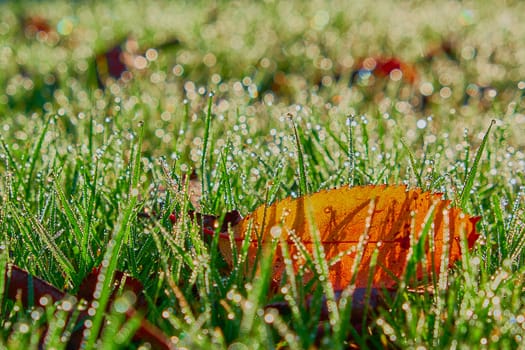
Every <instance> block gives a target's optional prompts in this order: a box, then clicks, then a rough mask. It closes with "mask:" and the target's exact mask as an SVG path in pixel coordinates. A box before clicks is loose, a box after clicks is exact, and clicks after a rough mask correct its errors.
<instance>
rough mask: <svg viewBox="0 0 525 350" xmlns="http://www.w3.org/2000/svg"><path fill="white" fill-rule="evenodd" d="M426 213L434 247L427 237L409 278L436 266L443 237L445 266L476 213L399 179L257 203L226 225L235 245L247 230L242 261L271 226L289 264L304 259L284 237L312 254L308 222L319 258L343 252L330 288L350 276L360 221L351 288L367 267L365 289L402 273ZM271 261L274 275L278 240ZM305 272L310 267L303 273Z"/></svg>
mask: <svg viewBox="0 0 525 350" xmlns="http://www.w3.org/2000/svg"><path fill="white" fill-rule="evenodd" d="M429 212H432V213H433V216H430V215H429ZM309 218H311V220H309ZM430 219H431V220H432V226H433V228H432V229H431V230H430V233H429V234H430V235H431V237H432V236H433V242H434V246H435V250H434V252H433V253H432V252H431V250H430V249H429V246H431V245H430V244H428V242H427V244H425V249H426V256H427V261H428V262H429V263H428V264H427V265H425V266H426V267H425V268H423V267H422V266H418V268H417V273H416V275H417V276H416V277H417V278H418V279H421V278H422V277H423V276H424V275H425V274H429V273H431V272H432V266H434V271H435V272H436V273H438V272H439V269H440V264H441V259H442V256H443V253H444V252H443V249H444V247H445V244H447V245H448V257H449V261H448V264H447V265H448V266H451V265H452V264H453V263H454V262H455V261H456V260H458V259H459V258H460V256H461V248H460V237H461V233H462V232H464V233H465V237H466V238H467V242H468V246H469V248H471V247H472V246H473V244H474V243H475V241H476V239H477V237H478V234H477V233H476V229H475V224H476V222H477V220H478V219H479V218H477V217H469V216H468V215H466V214H464V213H462V212H461V210H460V209H458V208H451V207H450V201H449V200H443V199H442V198H441V195H440V194H432V193H429V192H422V191H421V190H420V189H411V190H407V189H406V187H405V186H385V185H382V186H362V187H353V188H350V187H342V188H339V189H333V190H325V191H321V192H318V193H315V194H311V195H307V196H304V197H300V198H297V199H292V198H287V199H285V200H282V201H280V202H277V203H274V204H273V205H271V206H268V207H267V206H265V205H263V206H261V207H259V208H258V209H257V210H255V211H254V212H253V213H251V214H250V215H248V216H247V217H245V218H244V219H243V220H242V221H241V222H240V223H239V224H237V225H235V226H234V227H233V228H232V230H233V234H234V237H235V242H236V245H237V247H238V248H239V249H240V247H241V245H242V242H243V239H244V237H245V235H246V234H249V235H250V236H251V237H250V246H249V251H248V259H249V260H250V261H249V263H250V264H253V263H254V262H255V256H256V255H257V251H258V242H261V243H262V244H263V246H264V245H266V244H268V243H269V242H271V240H272V233H273V234H274V236H275V232H280V239H286V241H287V242H288V246H289V250H290V256H292V257H295V259H293V265H294V268H295V269H298V268H299V266H301V265H302V264H304V262H305V260H304V258H301V257H302V256H303V255H302V254H301V252H300V250H299V248H298V245H297V244H295V243H294V240H293V239H292V238H294V237H296V238H298V239H299V240H300V241H301V242H302V244H303V245H304V247H306V249H307V250H308V251H309V252H310V255H311V256H313V254H312V251H313V249H314V238H313V236H312V232H311V227H316V228H317V230H318V232H319V237H320V239H321V242H322V245H323V247H324V251H325V253H326V259H327V260H330V259H332V258H334V257H336V256H338V255H339V254H343V256H342V258H341V259H340V260H339V261H338V262H337V263H335V264H334V265H332V266H330V268H329V278H330V281H331V282H332V284H333V287H334V289H335V290H342V289H343V288H345V287H346V286H348V285H349V284H350V283H351V280H352V265H353V264H354V260H355V259H356V255H357V246H358V242H359V240H360V238H361V236H363V233H365V232H366V231H367V229H366V227H367V221H368V222H369V226H368V231H367V236H366V238H367V239H366V240H365V241H366V243H365V244H364V246H363V247H364V249H363V251H362V253H363V255H362V258H361V261H360V264H359V267H358V269H357V276H356V279H355V284H356V287H358V288H359V287H366V286H367V285H368V278H369V276H370V274H371V273H372V287H373V288H382V287H385V288H391V287H394V286H395V285H396V284H397V280H399V279H402V278H403V273H404V271H405V269H406V266H407V258H408V254H409V251H410V247H411V239H412V242H414V241H416V240H417V239H418V238H419V237H420V236H421V233H422V227H423V225H424V224H425V223H428V220H430ZM310 221H312V222H310ZM272 230H273V231H272ZM411 236H412V238H411ZM447 236H448V237H449V238H447ZM221 237H222V239H221V240H220V242H219V247H220V249H221V252H222V254H223V255H224V256H225V258H226V260H227V261H228V263H229V264H230V265H231V264H232V261H233V259H232V251H231V247H230V242H229V241H228V238H227V237H228V236H227V235H225V234H224V233H222V234H221ZM257 237H259V238H260V239H259V240H258V239H257ZM274 239H275V238H274ZM375 249H378V255H377V265H376V268H375V270H374V271H370V261H371V258H372V255H373V252H374V250H375ZM430 262H433V264H431V263H430ZM273 266H274V267H273V269H274V271H273V276H274V280H275V281H280V279H281V277H282V274H283V272H284V269H285V265H284V263H283V256H282V252H281V250H280V248H279V247H278V248H277V251H276V253H275V256H274V264H273ZM424 269H426V271H425V270H424ZM312 276H313V274H312V273H310V274H307V275H306V278H307V279H309V278H312Z"/></svg>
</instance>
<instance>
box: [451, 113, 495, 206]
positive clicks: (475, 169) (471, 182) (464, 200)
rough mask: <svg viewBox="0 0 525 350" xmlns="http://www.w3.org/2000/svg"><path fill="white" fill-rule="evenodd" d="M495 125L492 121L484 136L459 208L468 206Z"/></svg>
mask: <svg viewBox="0 0 525 350" xmlns="http://www.w3.org/2000/svg"><path fill="white" fill-rule="evenodd" d="M495 123H496V121H495V120H492V121H491V122H490V125H489V128H488V129H487V132H486V133H485V135H484V136H483V140H482V141H481V145H480V146H479V148H478V151H477V152H476V156H475V158H474V163H473V164H472V167H471V168H470V170H469V172H468V175H467V178H466V180H465V183H464V184H463V190H462V191H461V194H460V196H459V206H460V207H461V208H465V206H466V205H467V202H468V200H469V196H470V191H471V190H472V186H473V185H474V178H475V177H476V174H477V172H478V166H479V161H480V160H481V155H482V154H483V150H484V149H485V146H486V144H487V140H488V137H489V134H490V129H491V128H492V126H493V125H494V124H495Z"/></svg>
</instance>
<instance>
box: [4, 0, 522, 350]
mask: <svg viewBox="0 0 525 350" xmlns="http://www.w3.org/2000/svg"><path fill="white" fill-rule="evenodd" d="M0 6H1V11H0V65H1V67H2V74H0V85H1V86H2V89H1V90H0V91H1V93H0V135H1V138H2V147H1V148H0V159H1V162H0V173H1V175H2V176H1V185H0V195H1V206H0V230H1V233H2V238H1V241H2V246H1V247H2V250H1V257H2V258H1V259H0V261H1V262H2V266H3V265H5V263H6V262H7V261H9V262H12V263H16V264H18V265H20V266H22V267H24V268H26V269H28V270H29V271H30V272H32V273H34V274H35V275H37V276H40V277H42V278H43V279H45V280H47V281H49V282H50V283H52V284H53V285H55V286H57V287H60V288H65V289H68V290H69V291H71V292H72V293H74V292H75V291H76V289H77V288H78V286H79V284H80V282H81V281H82V279H83V278H84V277H85V276H86V274H87V273H88V272H89V271H90V270H91V268H93V267H95V266H98V265H99V264H100V263H102V262H103V261H106V262H108V264H109V262H111V264H110V265H109V266H110V267H109V268H108V273H109V275H111V274H112V273H113V271H114V269H115V268H117V269H119V270H124V271H127V272H129V273H130V274H131V275H132V276H134V277H137V278H138V279H139V280H141V281H142V282H143V284H144V289H145V296H146V299H147V300H148V303H149V305H148V313H147V314H146V317H147V318H148V319H149V320H150V321H151V322H152V323H154V324H155V325H157V326H158V327H159V328H161V329H162V330H163V331H164V332H165V333H166V334H167V335H169V336H170V337H171V340H172V341H173V342H174V343H175V344H176V345H178V346H187V347H192V348H197V347H205V346H207V347H209V346H214V347H227V346H229V345H234V344H237V345H240V344H241V343H243V344H244V345H246V346H248V347H249V348H256V347H264V348H272V347H277V348H282V347H291V348H293V347H297V348H308V347H310V346H312V345H313V344H314V343H315V342H316V341H317V343H316V344H317V345H319V346H323V347H330V348H334V347H341V346H347V345H348V344H341V343H340V342H339V340H340V339H343V338H344V339H346V337H347V336H348V335H349V334H354V337H353V338H352V340H350V342H354V343H357V344H359V345H362V346H365V345H366V346H371V347H380V346H385V345H386V344H393V345H395V346H400V347H418V346H423V347H428V348H435V347H464V346H465V347H490V348H492V347H497V348H500V347H503V348H514V347H516V346H517V345H518V344H520V342H521V341H522V339H523V332H524V327H523V325H524V324H525V318H524V316H523V315H524V310H525V308H524V305H523V295H522V294H523V292H522V290H523V282H522V277H521V275H522V272H523V267H522V266H523V258H524V254H523V244H522V242H523V233H524V231H523V225H524V214H523V213H524V211H523V210H524V209H523V186H524V180H525V179H524V175H523V173H524V172H523V170H524V169H525V159H524V158H525V157H524V151H525V149H524V147H525V143H524V141H523V139H522V135H523V134H525V116H524V114H523V109H524V105H525V102H524V99H523V90H524V89H525V81H523V80H522V78H523V77H524V76H525V68H524V67H523V65H522V64H520V63H521V62H523V57H524V55H525V48H524V47H523V45H522V43H523V40H524V39H525V29H523V28H524V27H523V26H522V25H521V23H523V20H524V18H523V17H524V15H523V13H525V11H523V10H524V9H523V6H524V5H523V4H522V3H520V2H515V3H507V5H506V6H502V5H500V4H497V3H494V4H491V3H483V4H480V3H475V2H462V3H458V2H443V3H439V4H436V3H433V2H430V1H423V2H419V3H417V4H413V3H408V2H407V3H394V2H392V3H391V2H387V1H379V2H374V3H368V4H366V3H363V4H362V3H355V4H352V5H351V6H350V5H349V4H347V3H346V2H342V1H341V2H338V1H333V2H330V3H327V2H324V1H312V2H300V1H288V2H273V1H267V2H260V3H259V2H257V3H254V2H245V1H240V2H234V3H230V2H221V1H217V2H214V3H212V4H209V3H207V2H156V3H155V4H152V3H150V2H135V3H129V2H124V1H114V2H110V3H104V2H92V3H91V2H90V3H84V2H82V3H72V4H70V3H66V2H45V3H41V2H21V3H16V4H15V3H12V4H11V3H9V4H2V5H0ZM31 17H32V18H33V20H32V21H34V20H35V18H37V17H40V18H42V19H44V20H45V21H46V22H47V23H48V27H49V28H48V29H46V30H41V31H38V30H36V31H35V29H34V28H36V26H35V24H34V22H33V27H31V24H30V23H32V22H31V20H30V18H31ZM125 38H129V40H128V41H127V43H126V42H125V41H124V40H125ZM174 39H177V40H178V41H177V42H174V41H173V40H174ZM166 42H170V45H164V46H163V44H164V43H166ZM119 43H120V44H121V45H122V46H123V47H122V49H123V50H124V51H125V52H127V53H128V54H129V55H131V56H132V59H131V61H130V62H131V63H130V67H129V70H130V72H131V75H132V78H131V79H127V80H126V81H120V82H112V83H108V84H107V86H106V88H105V89H101V88H99V87H98V83H97V77H96V64H95V56H96V55H97V54H100V53H103V52H105V51H106V50H108V49H110V48H112V47H113V46H114V45H116V44H119ZM133 46H137V49H134V48H133ZM133 55H135V56H133ZM367 57H372V58H376V59H379V58H380V57H396V58H397V59H399V60H401V61H403V62H406V64H408V65H411V66H412V67H413V69H415V70H416V71H417V72H418V75H417V79H416V80H415V81H414V82H413V83H410V82H407V81H404V80H403V79H402V78H400V77H399V74H398V73H399V72H394V73H392V74H390V77H386V78H383V77H380V76H379V75H377V74H366V72H365V74H362V75H360V76H359V79H357V80H352V76H353V72H354V71H355V70H356V69H358V67H359V65H360V64H361V62H362V60H363V59H365V58H367ZM210 92H213V97H212V98H211V99H210V97H209V94H210ZM209 102H211V104H210V105H208V103H209ZM208 106H209V107H210V108H208ZM290 118H291V119H292V123H290ZM492 120H495V125H494V127H493V128H492V131H491V133H490V135H489V136H488V139H487V144H486V146H485V150H484V152H483V154H482V157H481V160H480V163H479V164H478V165H477V166H476V170H477V171H476V174H475V177H474V179H473V181H472V183H469V186H471V188H470V193H469V194H468V195H466V197H463V199H465V198H467V199H466V200H463V201H461V202H462V204H464V207H463V209H464V210H465V211H467V212H468V213H470V214H472V215H481V216H482V219H481V222H480V224H479V230H480V232H481V235H482V236H481V238H480V243H479V244H478V245H477V247H476V248H475V250H474V251H473V252H472V253H471V254H468V255H465V259H464V261H462V263H460V264H458V266H457V268H456V269H455V270H454V271H453V272H452V273H451V274H450V275H449V280H448V281H446V282H447V284H446V285H447V286H448V288H446V289H444V290H441V291H439V292H436V293H435V294H434V295H430V294H423V295H420V294H411V293H401V294H400V295H399V296H398V298H396V299H395V300H393V301H392V305H390V308H389V309H388V310H385V311H384V312H378V313H377V314H374V315H373V320H372V321H371V322H370V323H369V328H368V329H365V330H364V332H363V333H361V334H360V335H356V334H355V332H353V331H352V329H351V327H347V325H344V326H343V327H341V326H342V325H340V324H337V323H336V324H330V323H329V322H324V323H323V322H321V327H320V328H322V329H323V330H325V332H324V333H323V334H324V336H323V337H321V339H317V340H316V337H315V334H316V332H317V331H318V326H319V313H318V311H319V310H318V308H316V307H315V305H316V302H317V303H318V302H319V301H320V298H321V296H322V294H323V290H322V288H319V289H316V290H309V289H308V288H299V291H297V292H294V293H290V290H291V289H293V288H296V287H297V286H292V285H285V286H283V289H281V290H279V291H278V292H277V293H276V294H275V295H273V296H271V297H269V296H268V293H266V291H267V288H268V286H267V284H266V282H268V281H264V280H259V279H257V278H254V277H253V276H251V275H248V276H244V274H243V273H242V271H244V265H243V258H242V257H243V254H244V255H245V254H246V253H247V249H244V250H241V251H240V252H239V254H240V257H239V259H238V262H237V264H236V266H235V268H234V270H233V271H232V273H231V274H228V273H225V272H224V268H225V264H224V261H222V259H221V257H220V256H219V255H218V252H217V251H216V250H213V247H216V246H215V245H214V244H213V242H209V241H208V240H206V239H204V238H203V237H202V236H201V234H200V231H199V229H198V227H197V225H196V223H195V222H193V221H191V220H190V219H189V218H186V217H184V215H180V217H181V218H182V219H181V220H180V221H179V222H178V223H177V225H175V226H174V225H172V224H171V222H170V220H169V218H168V217H169V214H170V213H171V212H172V211H173V210H176V211H177V212H178V213H179V214H180V213H183V212H185V210H186V209H187V208H188V206H189V203H188V199H187V198H184V196H183V195H181V194H180V193H179V192H177V191H175V190H174V189H173V184H179V185H181V184H182V182H183V181H182V177H183V173H187V172H190V171H191V170H192V169H196V170H197V173H198V174H199V176H200V178H201V179H204V180H203V184H204V186H203V189H204V190H205V194H204V196H203V198H204V203H203V206H202V207H203V208H204V210H205V211H206V212H207V213H210V214H218V215H220V214H221V213H224V212H225V211H226V210H229V209H233V208H236V209H238V210H240V211H241V212H242V213H243V214H247V213H249V212H250V211H252V210H253V209H255V208H256V207H257V206H258V205H260V204H262V203H264V202H273V201H275V200H276V199H278V198H283V197H286V196H289V195H292V196H297V195H299V194H300V193H302V192H304V191H305V190H306V189H307V190H308V191H310V192H314V191H317V190H319V189H323V188H330V187H334V186H339V185H343V184H349V183H350V184H353V185H360V184H382V183H388V184H398V183H406V184H408V185H411V186H416V185H417V186H421V187H423V188H425V189H428V190H430V191H436V192H443V193H444V195H445V197H447V198H452V199H454V200H456V201H459V199H460V194H461V192H462V189H463V186H464V184H465V183H467V175H468V173H469V171H470V169H472V167H473V164H474V160H475V154H476V150H477V149H478V147H479V146H480V144H481V141H482V139H483V136H484V133H485V131H486V129H487V128H488V126H489V125H490V123H491V121H492ZM142 123H143V124H142ZM139 124H141V125H142V126H139ZM293 125H295V126H296V128H297V133H295V132H294V129H293ZM141 133H142V136H141V137H139V135H141ZM203 155H204V157H203ZM143 211H146V212H148V213H155V215H151V218H149V219H147V218H143V217H141V216H138V215H137V214H138V213H139V212H143ZM115 242H117V243H115ZM114 244H117V245H116V246H115V245H114ZM108 245H109V246H111V247H116V248H114V249H113V248H112V249H113V250H112V251H110V253H111V254H109V253H108ZM105 259H106V260H105ZM261 271H262V273H263V274H264V273H268V272H269V271H268V262H267V261H262V262H261ZM297 283H298V285H301V284H300V281H299V280H298V281H297ZM306 295H313V296H314V297H313V299H314V301H313V302H312V305H313V307H312V308H310V309H307V308H305V306H304V305H305V304H304V300H303V299H304V298H305V297H306ZM290 296H293V297H290ZM281 300H287V301H288V302H289V303H290V304H291V305H292V316H287V315H278V314H276V313H275V311H274V310H264V309H263V306H264V305H265V304H266V303H269V302H272V301H281ZM103 301H104V300H103ZM294 302H295V303H296V304H297V307H298V309H293V305H294V304H293V303H294ZM252 307H255V312H254V309H252ZM341 310H345V308H344V307H341ZM101 312H102V311H98V313H97V315H98V316H96V318H95V319H96V320H97V322H96V324H97V327H98V326H99V325H100V326H101V327H102V328H103V331H102V338H101V339H100V340H98V342H99V343H98V345H99V346H108V347H110V346H113V347H118V344H112V341H113V340H114V339H117V338H115V337H113V336H112V334H115V333H118V330H119V328H118V327H117V326H116V325H119V324H120V322H122V319H121V318H120V316H122V315H119V314H118V312H117V311H115V310H113V313H112V314H111V315H110V318H111V319H112V320H114V323H113V321H112V325H109V326H108V325H104V324H100V323H98V322H99V321H100V318H99V317H100V315H102V314H101ZM110 313H111V311H110ZM64 317H65V316H64V314H63V312H62V311H61V310H60V307H58V308H56V307H55V306H52V307H51V306H50V307H49V308H47V309H42V308H40V307H35V308H33V309H30V310H25V309H23V307H22V306H21V305H19V304H17V303H13V302H12V301H8V300H6V299H5V297H4V299H3V300H2V320H1V332H0V341H1V342H2V345H6V346H8V347H11V348H16V347H21V346H27V347H36V346H37V345H38V337H39V335H40V334H41V333H42V330H43V328H42V327H43V325H44V324H48V325H49V327H50V328H49V329H50V330H51V331H50V333H49V334H52V335H50V336H49V343H48V344H60V343H61V342H62V341H63V340H66V339H67V333H64V334H62V330H63V329H66V328H67V327H72V326H73V324H72V323H67V322H65V321H64ZM346 319H347V318H345V317H342V318H341V320H346ZM332 329H335V330H336V331H335V332H334V333H335V334H336V336H332V333H331V330H332ZM341 329H342V330H345V331H344V332H346V333H349V334H342V333H344V332H343V331H340V330H341ZM123 334H124V333H123ZM126 334H127V333H126ZM62 338H64V339H62ZM118 339H120V340H119V341H122V342H126V341H128V340H129V336H128V335H122V334H121V335H120V338H118ZM86 340H89V341H91V343H89V344H91V345H92V344H93V342H95V341H96V339H95V336H89V335H86Z"/></svg>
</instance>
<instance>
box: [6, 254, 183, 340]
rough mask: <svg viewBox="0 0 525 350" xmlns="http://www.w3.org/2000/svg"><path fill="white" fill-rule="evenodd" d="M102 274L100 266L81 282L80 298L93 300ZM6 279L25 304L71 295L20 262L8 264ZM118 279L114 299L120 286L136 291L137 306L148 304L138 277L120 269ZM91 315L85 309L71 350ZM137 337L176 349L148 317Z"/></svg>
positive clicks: (130, 314) (10, 290)
mask: <svg viewBox="0 0 525 350" xmlns="http://www.w3.org/2000/svg"><path fill="white" fill-rule="evenodd" d="M99 273H100V268H96V269H94V270H93V271H92V272H91V273H90V274H89V275H88V276H87V277H86V279H85V280H84V281H83V282H82V283H81V286H80V289H79V292H78V294H77V297H78V298H81V299H84V300H86V301H87V302H91V301H92V300H93V293H94V291H95V286H96V284H97V280H98V276H99ZM5 278H6V281H7V293H6V295H7V297H8V298H9V299H11V300H20V301H21V302H22V305H24V307H29V306H30V304H32V303H34V305H36V306H41V304H40V303H41V302H42V300H43V297H47V298H50V299H51V302H52V303H55V302H58V301H60V300H62V299H64V298H65V297H66V296H67V295H68V294H67V293H65V292H62V291H61V290H59V289H58V288H56V287H54V286H52V285H51V284H49V283H47V282H46V281H44V280H42V279H40V278H38V277H35V276H32V275H30V274H29V273H28V272H27V271H24V270H22V269H21V268H19V267H18V266H16V265H12V264H8V265H7V268H6V271H5ZM115 280H116V281H117V282H116V283H115V286H114V287H115V291H114V292H113V293H112V296H111V300H114V298H115V297H116V290H117V287H118V288H119V289H120V290H128V291H132V292H133V293H135V295H137V297H138V302H137V307H145V301H144V300H143V299H141V297H140V296H141V294H142V284H141V283H140V282H139V281H138V280H136V279H134V278H132V277H129V276H126V275H125V274H124V273H122V272H120V271H116V273H115ZM30 297H32V300H30ZM136 312H137V311H136V309H135V308H133V307H132V308H130V309H128V311H127V312H126V317H127V318H128V319H129V318H131V317H133V316H134V315H135V314H136ZM88 317H89V316H88V314H87V310H84V311H82V312H81V314H80V316H79V318H78V320H81V321H80V326H79V327H77V328H76V330H75V331H74V332H73V333H72V334H71V337H70V338H69V341H68V343H67V346H66V347H67V349H79V348H80V345H81V341H82V338H83V331H84V321H85V320H86V319H87V318H88ZM44 334H45V332H44ZM133 340H134V341H139V342H148V343H150V344H151V345H152V346H153V347H154V348H155V349H172V348H173V346H172V345H171V344H170V342H169V341H168V339H166V336H165V335H164V334H163V333H162V332H161V331H160V330H159V329H158V328H156V327H155V326H153V325H152V324H150V323H149V322H148V321H147V320H145V319H142V320H141V323H140V326H139V328H138V329H137V331H136V332H135V335H134V337H133Z"/></svg>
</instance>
